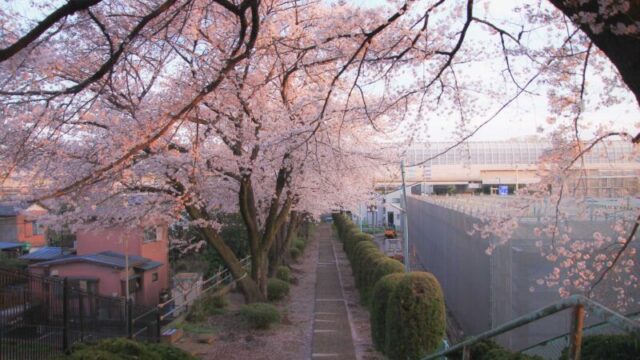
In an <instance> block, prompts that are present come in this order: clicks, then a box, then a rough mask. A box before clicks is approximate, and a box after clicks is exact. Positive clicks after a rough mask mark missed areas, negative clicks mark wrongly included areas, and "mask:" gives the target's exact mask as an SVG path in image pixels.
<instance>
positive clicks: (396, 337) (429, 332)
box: [385, 272, 445, 360]
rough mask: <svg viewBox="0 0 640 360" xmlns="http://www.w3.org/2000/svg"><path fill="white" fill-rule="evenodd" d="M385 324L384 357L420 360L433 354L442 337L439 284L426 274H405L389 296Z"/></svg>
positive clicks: (430, 275)
mask: <svg viewBox="0 0 640 360" xmlns="http://www.w3.org/2000/svg"><path fill="white" fill-rule="evenodd" d="M385 323H386V331H385V350H386V351H385V353H386V355H387V356H389V358H390V359H391V360H395V359H402V360H406V359H419V358H421V357H423V356H425V355H427V354H429V353H432V352H433V351H435V350H436V349H437V348H438V346H439V345H440V343H441V342H442V339H443V337H444V334H445V309H444V299H443V296H442V290H441V288H440V284H439V283H438V280H436V278H435V277H434V276H433V275H432V274H430V273H426V272H411V273H408V274H405V276H404V277H403V278H402V279H401V280H400V281H399V282H398V284H397V285H396V287H395V289H393V291H392V292H391V296H390V297H389V300H388V305H387V312H386V317H385Z"/></svg>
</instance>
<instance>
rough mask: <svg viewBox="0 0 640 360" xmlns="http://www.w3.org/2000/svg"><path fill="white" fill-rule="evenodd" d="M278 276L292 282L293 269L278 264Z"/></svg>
mask: <svg viewBox="0 0 640 360" xmlns="http://www.w3.org/2000/svg"><path fill="white" fill-rule="evenodd" d="M276 278H278V279H280V280H282V281H286V282H290V281H291V269H289V268H288V267H286V266H278V268H277V269H276Z"/></svg>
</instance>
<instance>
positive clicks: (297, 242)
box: [293, 239, 307, 252]
mask: <svg viewBox="0 0 640 360" xmlns="http://www.w3.org/2000/svg"><path fill="white" fill-rule="evenodd" d="M305 246H307V244H305V242H304V240H302V239H295V240H294V241H293V247H295V248H297V249H298V250H300V252H302V251H303V250H304V248H305Z"/></svg>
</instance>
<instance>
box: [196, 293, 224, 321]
mask: <svg viewBox="0 0 640 360" xmlns="http://www.w3.org/2000/svg"><path fill="white" fill-rule="evenodd" d="M226 305H227V301H226V299H225V298H224V295H223V294H214V293H204V294H202V295H201V296H200V298H199V299H197V300H196V301H194V302H193V305H191V306H190V307H189V312H188V313H187V317H186V320H187V321H190V322H202V321H205V320H207V318H208V317H209V316H212V315H218V314H220V313H221V312H222V308H224V307H225V306H226Z"/></svg>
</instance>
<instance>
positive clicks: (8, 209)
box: [0, 202, 49, 217]
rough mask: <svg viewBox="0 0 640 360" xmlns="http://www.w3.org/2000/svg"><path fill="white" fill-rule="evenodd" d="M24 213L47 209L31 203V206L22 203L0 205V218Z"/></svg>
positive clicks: (39, 204) (47, 209)
mask: <svg viewBox="0 0 640 360" xmlns="http://www.w3.org/2000/svg"><path fill="white" fill-rule="evenodd" d="M24 211H27V212H30V211H36V212H37V211H49V208H47V207H46V206H44V205H42V204H41V203H39V202H34V203H31V205H29V204H27V203H24V202H5V203H0V217H13V216H16V215H18V214H20V213H22V212H24Z"/></svg>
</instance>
